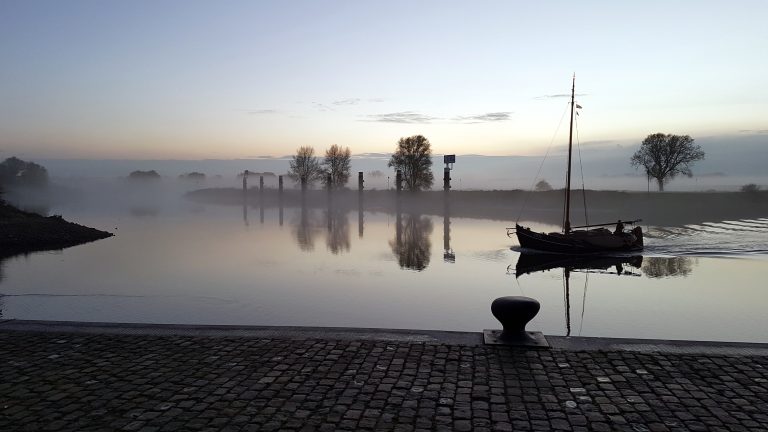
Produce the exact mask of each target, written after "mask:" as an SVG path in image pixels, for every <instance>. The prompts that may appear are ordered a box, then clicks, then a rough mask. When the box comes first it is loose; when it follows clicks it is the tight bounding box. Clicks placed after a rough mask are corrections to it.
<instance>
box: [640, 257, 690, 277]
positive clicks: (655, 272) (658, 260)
mask: <svg viewBox="0 0 768 432" xmlns="http://www.w3.org/2000/svg"><path fill="white" fill-rule="evenodd" d="M694 264H696V261H694V260H692V259H691V258H688V257H672V258H666V257H645V260H644V261H643V268H642V270H643V274H644V275H645V276H647V277H649V278H665V277H686V276H688V275H689V274H691V272H692V271H693V265H694Z"/></svg>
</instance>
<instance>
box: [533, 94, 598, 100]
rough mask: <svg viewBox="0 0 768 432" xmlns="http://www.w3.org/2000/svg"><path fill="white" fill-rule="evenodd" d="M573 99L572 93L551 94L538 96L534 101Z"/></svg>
mask: <svg viewBox="0 0 768 432" xmlns="http://www.w3.org/2000/svg"><path fill="white" fill-rule="evenodd" d="M586 95H587V94H586V93H576V96H586ZM569 97H571V94H570V93H559V94H549V95H541V96H536V97H535V98H534V99H538V100H541V99H562V98H569Z"/></svg>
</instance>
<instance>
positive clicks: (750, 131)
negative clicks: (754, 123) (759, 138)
mask: <svg viewBox="0 0 768 432" xmlns="http://www.w3.org/2000/svg"><path fill="white" fill-rule="evenodd" d="M739 133H743V134H758V135H764V134H768V129H742V130H740V131H739Z"/></svg>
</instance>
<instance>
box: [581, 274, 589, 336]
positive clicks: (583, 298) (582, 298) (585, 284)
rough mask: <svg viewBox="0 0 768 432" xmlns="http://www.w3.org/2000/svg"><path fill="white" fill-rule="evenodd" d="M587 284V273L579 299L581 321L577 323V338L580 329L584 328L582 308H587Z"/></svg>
mask: <svg viewBox="0 0 768 432" xmlns="http://www.w3.org/2000/svg"><path fill="white" fill-rule="evenodd" d="M587 282H589V273H587V275H586V279H584V294H583V296H582V297H581V321H580V322H579V336H581V328H582V327H583V326H584V308H585V307H586V306H587Z"/></svg>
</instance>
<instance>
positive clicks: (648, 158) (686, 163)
mask: <svg viewBox="0 0 768 432" xmlns="http://www.w3.org/2000/svg"><path fill="white" fill-rule="evenodd" d="M702 159H704V151H703V150H702V149H701V147H699V146H698V145H696V144H694V143H693V138H691V137H690V136H688V135H670V134H663V133H655V134H651V135H648V136H647V137H646V138H645V139H644V140H643V142H642V144H641V145H640V149H638V150H637V152H635V154H634V155H632V159H631V162H632V166H633V167H635V168H639V167H643V170H644V171H645V174H646V176H648V178H649V179H650V178H654V179H656V183H658V185H659V191H664V183H666V182H667V181H669V180H671V179H673V178H674V177H675V176H677V175H678V174H684V175H686V176H688V177H691V176H692V175H693V173H692V172H691V167H690V166H691V165H692V164H693V163H694V162H696V161H698V160H702Z"/></svg>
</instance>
